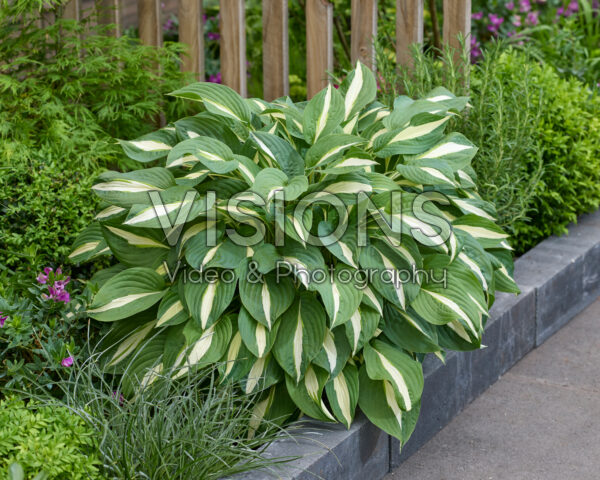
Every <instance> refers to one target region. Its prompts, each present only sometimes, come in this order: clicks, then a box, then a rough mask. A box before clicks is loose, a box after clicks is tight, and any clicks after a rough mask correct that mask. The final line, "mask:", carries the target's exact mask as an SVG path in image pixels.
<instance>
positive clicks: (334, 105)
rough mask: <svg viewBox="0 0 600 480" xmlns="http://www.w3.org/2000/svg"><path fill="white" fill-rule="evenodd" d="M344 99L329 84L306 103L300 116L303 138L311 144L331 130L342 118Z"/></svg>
mask: <svg viewBox="0 0 600 480" xmlns="http://www.w3.org/2000/svg"><path fill="white" fill-rule="evenodd" d="M344 114H345V107H344V99H343V98H342V96H341V95H340V92H338V91H337V89H335V88H333V86H332V85H331V84H329V85H328V86H327V88H324V89H323V90H321V91H320V92H319V93H317V94H316V95H315V96H314V97H313V98H312V99H311V100H310V102H308V105H306V108H305V109H304V115H303V117H302V127H303V132H304V138H305V139H306V141H307V142H308V143H310V144H311V145H312V144H313V143H315V142H316V141H317V140H319V138H321V137H324V136H326V135H327V134H329V133H331V132H333V131H334V130H335V129H336V128H337V127H338V126H339V125H340V123H341V122H342V120H344Z"/></svg>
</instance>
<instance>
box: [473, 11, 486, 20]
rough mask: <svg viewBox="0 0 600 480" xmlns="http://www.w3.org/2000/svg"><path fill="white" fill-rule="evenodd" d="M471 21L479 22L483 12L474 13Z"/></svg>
mask: <svg viewBox="0 0 600 480" xmlns="http://www.w3.org/2000/svg"><path fill="white" fill-rule="evenodd" d="M471 18H472V19H473V20H481V19H482V18H483V12H475V13H473V14H472V15H471Z"/></svg>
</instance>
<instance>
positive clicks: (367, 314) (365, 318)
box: [344, 287, 381, 355]
mask: <svg viewBox="0 0 600 480" xmlns="http://www.w3.org/2000/svg"><path fill="white" fill-rule="evenodd" d="M367 289H368V287H367ZM367 289H365V290H363V302H364V301H365V299H367V298H369V297H368V294H367ZM380 318H381V314H380V313H379V312H378V311H376V310H373V309H372V308H369V307H368V306H366V305H361V306H360V307H359V308H357V309H356V311H355V312H354V313H353V314H352V316H351V317H350V320H349V321H348V322H346V323H345V324H344V328H345V329H346V337H347V338H348V341H349V342H350V348H351V349H352V355H356V353H357V352H358V351H359V350H360V349H361V348H362V347H363V346H364V345H365V344H366V343H368V342H369V341H370V340H371V339H372V338H373V336H374V335H375V331H376V330H377V326H378V325H379V319H380Z"/></svg>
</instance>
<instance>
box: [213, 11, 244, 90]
mask: <svg viewBox="0 0 600 480" xmlns="http://www.w3.org/2000/svg"><path fill="white" fill-rule="evenodd" d="M220 5H221V8H220V12H219V18H220V21H219V23H220V30H221V44H220V45H221V75H222V78H223V83H224V84H225V85H227V86H229V87H231V88H233V89H234V90H236V91H237V92H238V93H239V94H240V95H241V96H242V97H245V96H247V94H248V91H247V78H246V20H245V11H244V0H221V1H220Z"/></svg>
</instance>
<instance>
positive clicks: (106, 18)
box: [96, 0, 123, 37]
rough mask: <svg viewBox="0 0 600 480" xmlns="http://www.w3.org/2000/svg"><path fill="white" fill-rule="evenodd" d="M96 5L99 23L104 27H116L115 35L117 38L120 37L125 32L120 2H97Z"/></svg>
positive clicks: (115, 0)
mask: <svg viewBox="0 0 600 480" xmlns="http://www.w3.org/2000/svg"><path fill="white" fill-rule="evenodd" d="M96 5H97V9H98V23H100V24H102V25H108V24H114V25H116V29H115V31H114V32H113V33H114V34H115V36H117V37H118V36H120V35H121V33H122V30H123V27H122V20H121V2H120V0H97V1H96Z"/></svg>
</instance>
